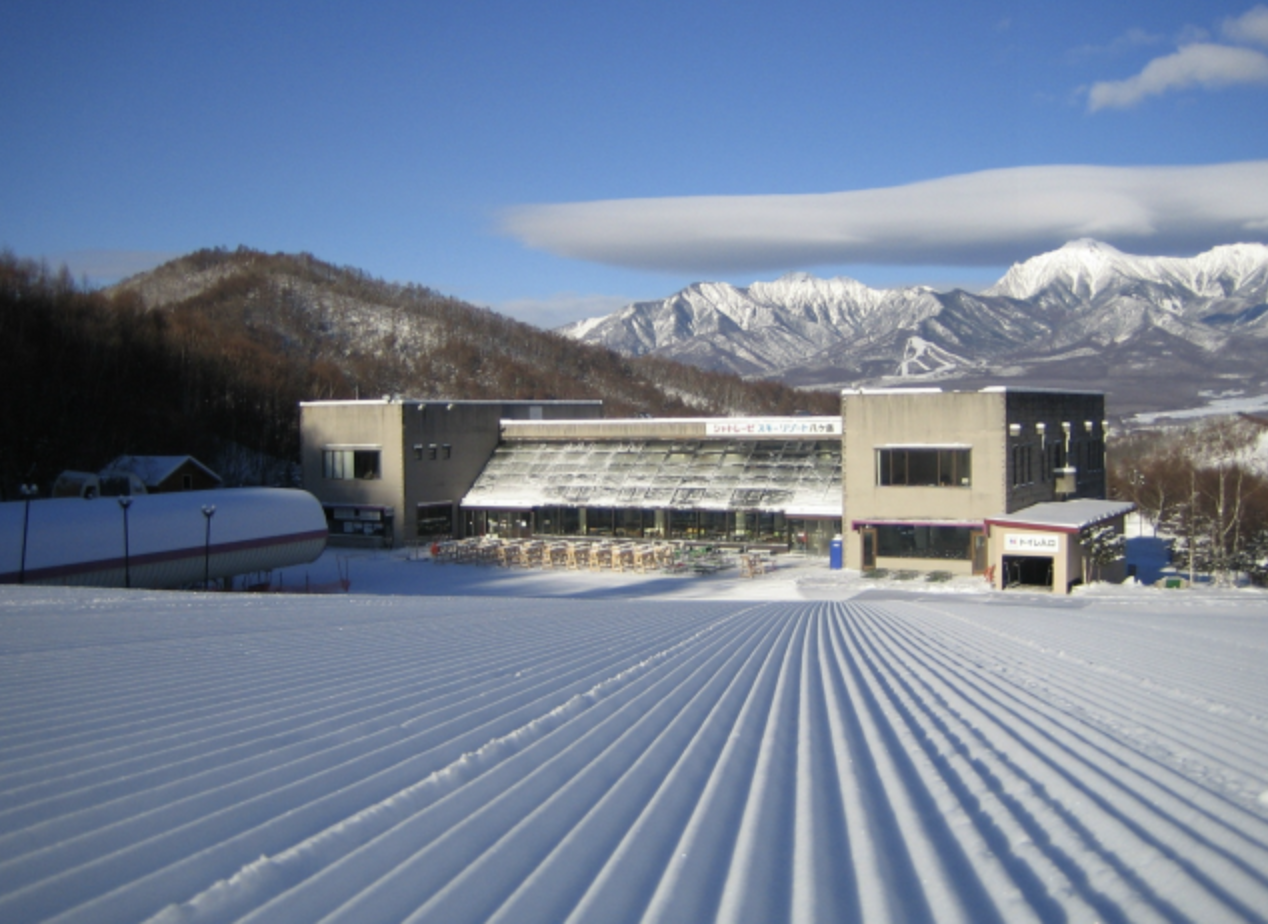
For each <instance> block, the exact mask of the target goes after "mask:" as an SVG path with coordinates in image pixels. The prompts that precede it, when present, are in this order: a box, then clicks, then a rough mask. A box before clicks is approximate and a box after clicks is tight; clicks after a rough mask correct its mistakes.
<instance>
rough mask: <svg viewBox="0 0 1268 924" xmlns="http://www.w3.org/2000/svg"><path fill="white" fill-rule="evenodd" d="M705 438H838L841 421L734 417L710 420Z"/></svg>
mask: <svg viewBox="0 0 1268 924" xmlns="http://www.w3.org/2000/svg"><path fill="white" fill-rule="evenodd" d="M704 432H705V435H706V436H754V437H762V436H776V437H778V436H840V435H841V421H840V419H838V418H835V417H807V418H805V419H799V418H796V417H735V418H731V419H727V420H710V421H706V422H705V425H704Z"/></svg>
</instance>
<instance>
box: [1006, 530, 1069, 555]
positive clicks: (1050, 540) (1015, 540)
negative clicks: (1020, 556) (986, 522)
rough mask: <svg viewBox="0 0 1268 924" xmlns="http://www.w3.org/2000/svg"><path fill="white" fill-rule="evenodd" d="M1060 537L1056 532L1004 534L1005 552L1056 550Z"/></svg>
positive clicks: (1059, 547)
mask: <svg viewBox="0 0 1268 924" xmlns="http://www.w3.org/2000/svg"><path fill="white" fill-rule="evenodd" d="M1060 549H1061V537H1060V536H1059V535H1057V534H1056V533H1008V534H1007V535H1006V536H1004V551H1005V552H1057V551H1060Z"/></svg>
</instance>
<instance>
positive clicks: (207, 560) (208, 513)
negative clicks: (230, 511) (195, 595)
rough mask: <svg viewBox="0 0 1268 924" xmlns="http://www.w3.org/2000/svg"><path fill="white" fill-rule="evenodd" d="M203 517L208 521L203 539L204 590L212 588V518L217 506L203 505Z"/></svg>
mask: <svg viewBox="0 0 1268 924" xmlns="http://www.w3.org/2000/svg"><path fill="white" fill-rule="evenodd" d="M202 510H203V517H204V518H206V520H207V533H206V537H205V538H204V539H203V590H206V589H207V588H208V587H210V586H211V518H212V517H213V516H215V515H216V505H215V504H203V507H202Z"/></svg>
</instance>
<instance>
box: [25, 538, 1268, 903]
mask: <svg viewBox="0 0 1268 924" xmlns="http://www.w3.org/2000/svg"><path fill="white" fill-rule="evenodd" d="M339 563H340V557H339V556H338V554H328V556H327V557H326V558H325V559H323V561H322V562H319V563H318V564H316V565H314V566H310V568H309V569H292V572H291V573H289V574H288V575H287V583H288V584H292V582H293V586H297V585H298V584H301V583H302V582H303V580H304V576H305V571H306V570H307V571H309V572H310V573H309V574H308V577H309V581H310V583H316V582H319V581H325V580H328V579H332V578H334V577H337V576H338V572H337V568H338V567H339ZM342 564H343V566H344V567H347V568H348V569H349V577H350V579H351V581H352V590H353V593H352V594H350V595H347V596H316V595H314V596H273V595H268V596H264V595H261V596H234V595H225V594H205V595H199V594H181V593H159V592H125V591H103V590H83V589H49V588H33V587H26V588H23V587H12V586H10V587H4V588H0V920H3V921H6V922H11V921H12V922H17V921H34V920H45V919H56V920H59V921H85V922H110V921H138V920H145V919H147V918H150V917H151V916H153V917H154V919H155V920H158V921H171V922H176V921H231V920H240V919H245V920H250V921H258V922H277V921H314V920H318V919H322V920H329V921H348V922H357V924H362V922H376V921H402V920H410V921H445V922H454V921H485V920H498V921H515V922H521V921H566V920H578V921H603V922H609V921H612V922H619V921H635V920H665V921H688V922H694V921H706V920H714V919H719V920H751V921H760V922H778V921H785V920H795V921H811V920H822V921H832V922H842V921H852V920H866V921H887V920H888V921H904V922H905V921H928V920H938V921H966V922H990V921H1009V922H1011V921H1026V920H1040V921H1064V920H1078V921H1094V920H1099V921H1154V920H1156V921H1200V922H1211V921H1246V920H1249V921H1263V920H1268V677H1266V676H1265V671H1264V665H1265V662H1266V657H1268V594H1264V593H1262V592H1257V591H1248V590H1240V591H1234V590H1230V591H1222V592H1221V591H1216V590H1212V589H1208V588H1203V589H1199V590H1194V591H1163V590H1157V589H1153V588H1140V587H1136V588H1106V587H1093V588H1090V589H1088V590H1086V591H1084V592H1082V593H1079V594H1077V595H1075V596H1073V597H1069V598H1058V597H1051V596H1041V595H1026V594H1012V593H1008V594H987V593H985V592H984V585H983V584H982V582H981V581H970V580H968V579H961V580H957V581H950V582H946V583H938V584H926V583H923V582H921V581H919V580H915V581H881V582H877V581H872V580H867V579H864V578H862V577H861V576H859V575H858V574H857V573H852V572H830V571H828V570H827V569H826V567H825V566H824V564H823V562H822V561H806V562H802V563H800V564H799V565H797V566H795V567H786V568H783V569H781V570H780V571H777V572H776V573H775V574H773V575H767V576H764V577H760V578H756V579H753V580H745V579H742V578H740V577H738V576H736V575H734V574H731V575H726V574H723V575H719V576H710V577H691V578H687V577H668V576H659V575H658V576H641V575H612V574H593V575H592V574H589V573H584V574H580V575H578V574H566V573H551V572H545V573H543V572H526V571H504V570H499V569H496V568H479V567H475V566H459V565H448V566H441V565H435V564H432V563H430V562H411V561H407V560H403V559H402V558H400V557H396V556H390V555H378V556H372V555H360V556H357V557H354V558H351V559H344V560H343V562H342ZM322 569H329V570H330V574H329V575H326V574H325V573H324V572H323V570H322ZM917 591H918V592H917ZM399 594H410V595H399Z"/></svg>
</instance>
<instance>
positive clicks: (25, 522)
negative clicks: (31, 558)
mask: <svg viewBox="0 0 1268 924" xmlns="http://www.w3.org/2000/svg"><path fill="white" fill-rule="evenodd" d="M18 492H19V493H20V494H21V495H22V499H23V500H24V501H26V509H25V510H23V511H22V561H21V564H19V565H18V583H19V584H25V583H26V534H27V531H28V530H29V529H30V528H31V498H33V497H35V496H36V495H37V494H39V493H40V489H39V488H38V487H36V486H35V485H33V484H23V485H18Z"/></svg>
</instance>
